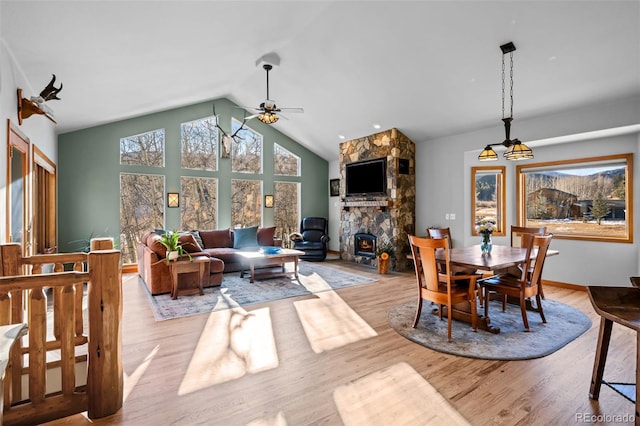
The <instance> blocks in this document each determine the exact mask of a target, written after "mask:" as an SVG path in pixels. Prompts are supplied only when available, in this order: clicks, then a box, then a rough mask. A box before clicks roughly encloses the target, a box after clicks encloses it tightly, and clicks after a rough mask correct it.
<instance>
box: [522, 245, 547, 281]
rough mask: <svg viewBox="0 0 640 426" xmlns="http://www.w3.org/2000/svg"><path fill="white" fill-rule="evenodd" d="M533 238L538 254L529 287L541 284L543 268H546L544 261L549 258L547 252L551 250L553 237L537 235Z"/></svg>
mask: <svg viewBox="0 0 640 426" xmlns="http://www.w3.org/2000/svg"><path fill="white" fill-rule="evenodd" d="M529 235H531V234H529ZM532 238H533V243H532V247H535V248H537V250H538V253H537V255H536V258H535V264H534V266H533V272H532V273H531V276H530V278H529V280H530V281H529V285H532V286H536V285H538V284H540V279H541V278H542V268H544V261H545V259H546V258H547V251H548V250H549V245H550V244H551V239H552V238H553V235H551V234H549V235H536V236H533V237H532ZM525 270H526V269H525Z"/></svg>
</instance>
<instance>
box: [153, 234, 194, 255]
mask: <svg viewBox="0 0 640 426" xmlns="http://www.w3.org/2000/svg"><path fill="white" fill-rule="evenodd" d="M160 244H162V245H163V246H165V248H166V249H167V257H166V259H167V263H169V262H170V261H172V260H176V259H178V258H179V257H180V256H183V255H185V254H186V255H187V256H189V260H190V261H192V260H193V259H192V258H191V255H190V254H189V253H187V251H186V250H185V249H184V248H183V247H182V244H180V233H179V232H178V231H167V232H165V233H164V234H162V235H161V236H160Z"/></svg>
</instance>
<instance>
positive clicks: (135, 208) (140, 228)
mask: <svg viewBox="0 0 640 426" xmlns="http://www.w3.org/2000/svg"><path fill="white" fill-rule="evenodd" d="M163 227H164V176H160V175H144V174H132V173H121V174H120V251H121V253H122V263H124V264H126V263H135V262H136V260H137V259H136V245H137V243H138V241H139V239H140V236H141V235H142V233H143V232H145V231H148V230H151V229H157V228H163Z"/></svg>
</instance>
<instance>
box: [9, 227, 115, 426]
mask: <svg viewBox="0 0 640 426" xmlns="http://www.w3.org/2000/svg"><path fill="white" fill-rule="evenodd" d="M51 265H53V267H52V270H53V271H52V272H50V273H42V272H43V270H46V269H51ZM65 265H67V269H72V270H69V271H65ZM85 265H86V271H85ZM85 286H86V295H85ZM48 295H49V296H50V297H48ZM83 300H86V302H87V303H86V305H85V308H83ZM121 319H122V273H121V267H120V252H119V251H118V250H114V249H113V241H112V240H111V239H94V240H92V241H91V251H90V252H89V253H61V254H47V255H35V256H30V257H22V253H21V248H20V245H18V244H6V245H0V325H7V324H20V323H26V324H27V326H28V332H27V335H26V337H24V338H22V339H20V340H18V341H17V342H16V343H15V344H14V345H13V347H12V349H11V351H10V356H9V360H8V365H7V368H6V371H5V380H4V388H3V389H2V390H0V392H2V391H4V403H3V412H2V423H3V424H5V425H11V424H36V423H43V422H47V421H50V420H54V419H57V418H62V417H66V416H69V415H72V414H76V413H81V412H84V411H87V412H88V416H89V418H92V419H93V418H101V417H105V416H108V415H110V414H113V413H115V412H116V411H118V410H119V409H120V408H121V407H122V402H123V369H122V331H121ZM2 423H0V424H2Z"/></svg>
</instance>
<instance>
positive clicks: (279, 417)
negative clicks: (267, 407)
mask: <svg viewBox="0 0 640 426" xmlns="http://www.w3.org/2000/svg"><path fill="white" fill-rule="evenodd" d="M247 426H287V420H286V419H285V418H284V413H283V412H282V411H280V412H278V414H276V416H275V417H274V418H272V419H265V418H262V419H256V420H253V421H252V422H249V423H247Z"/></svg>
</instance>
